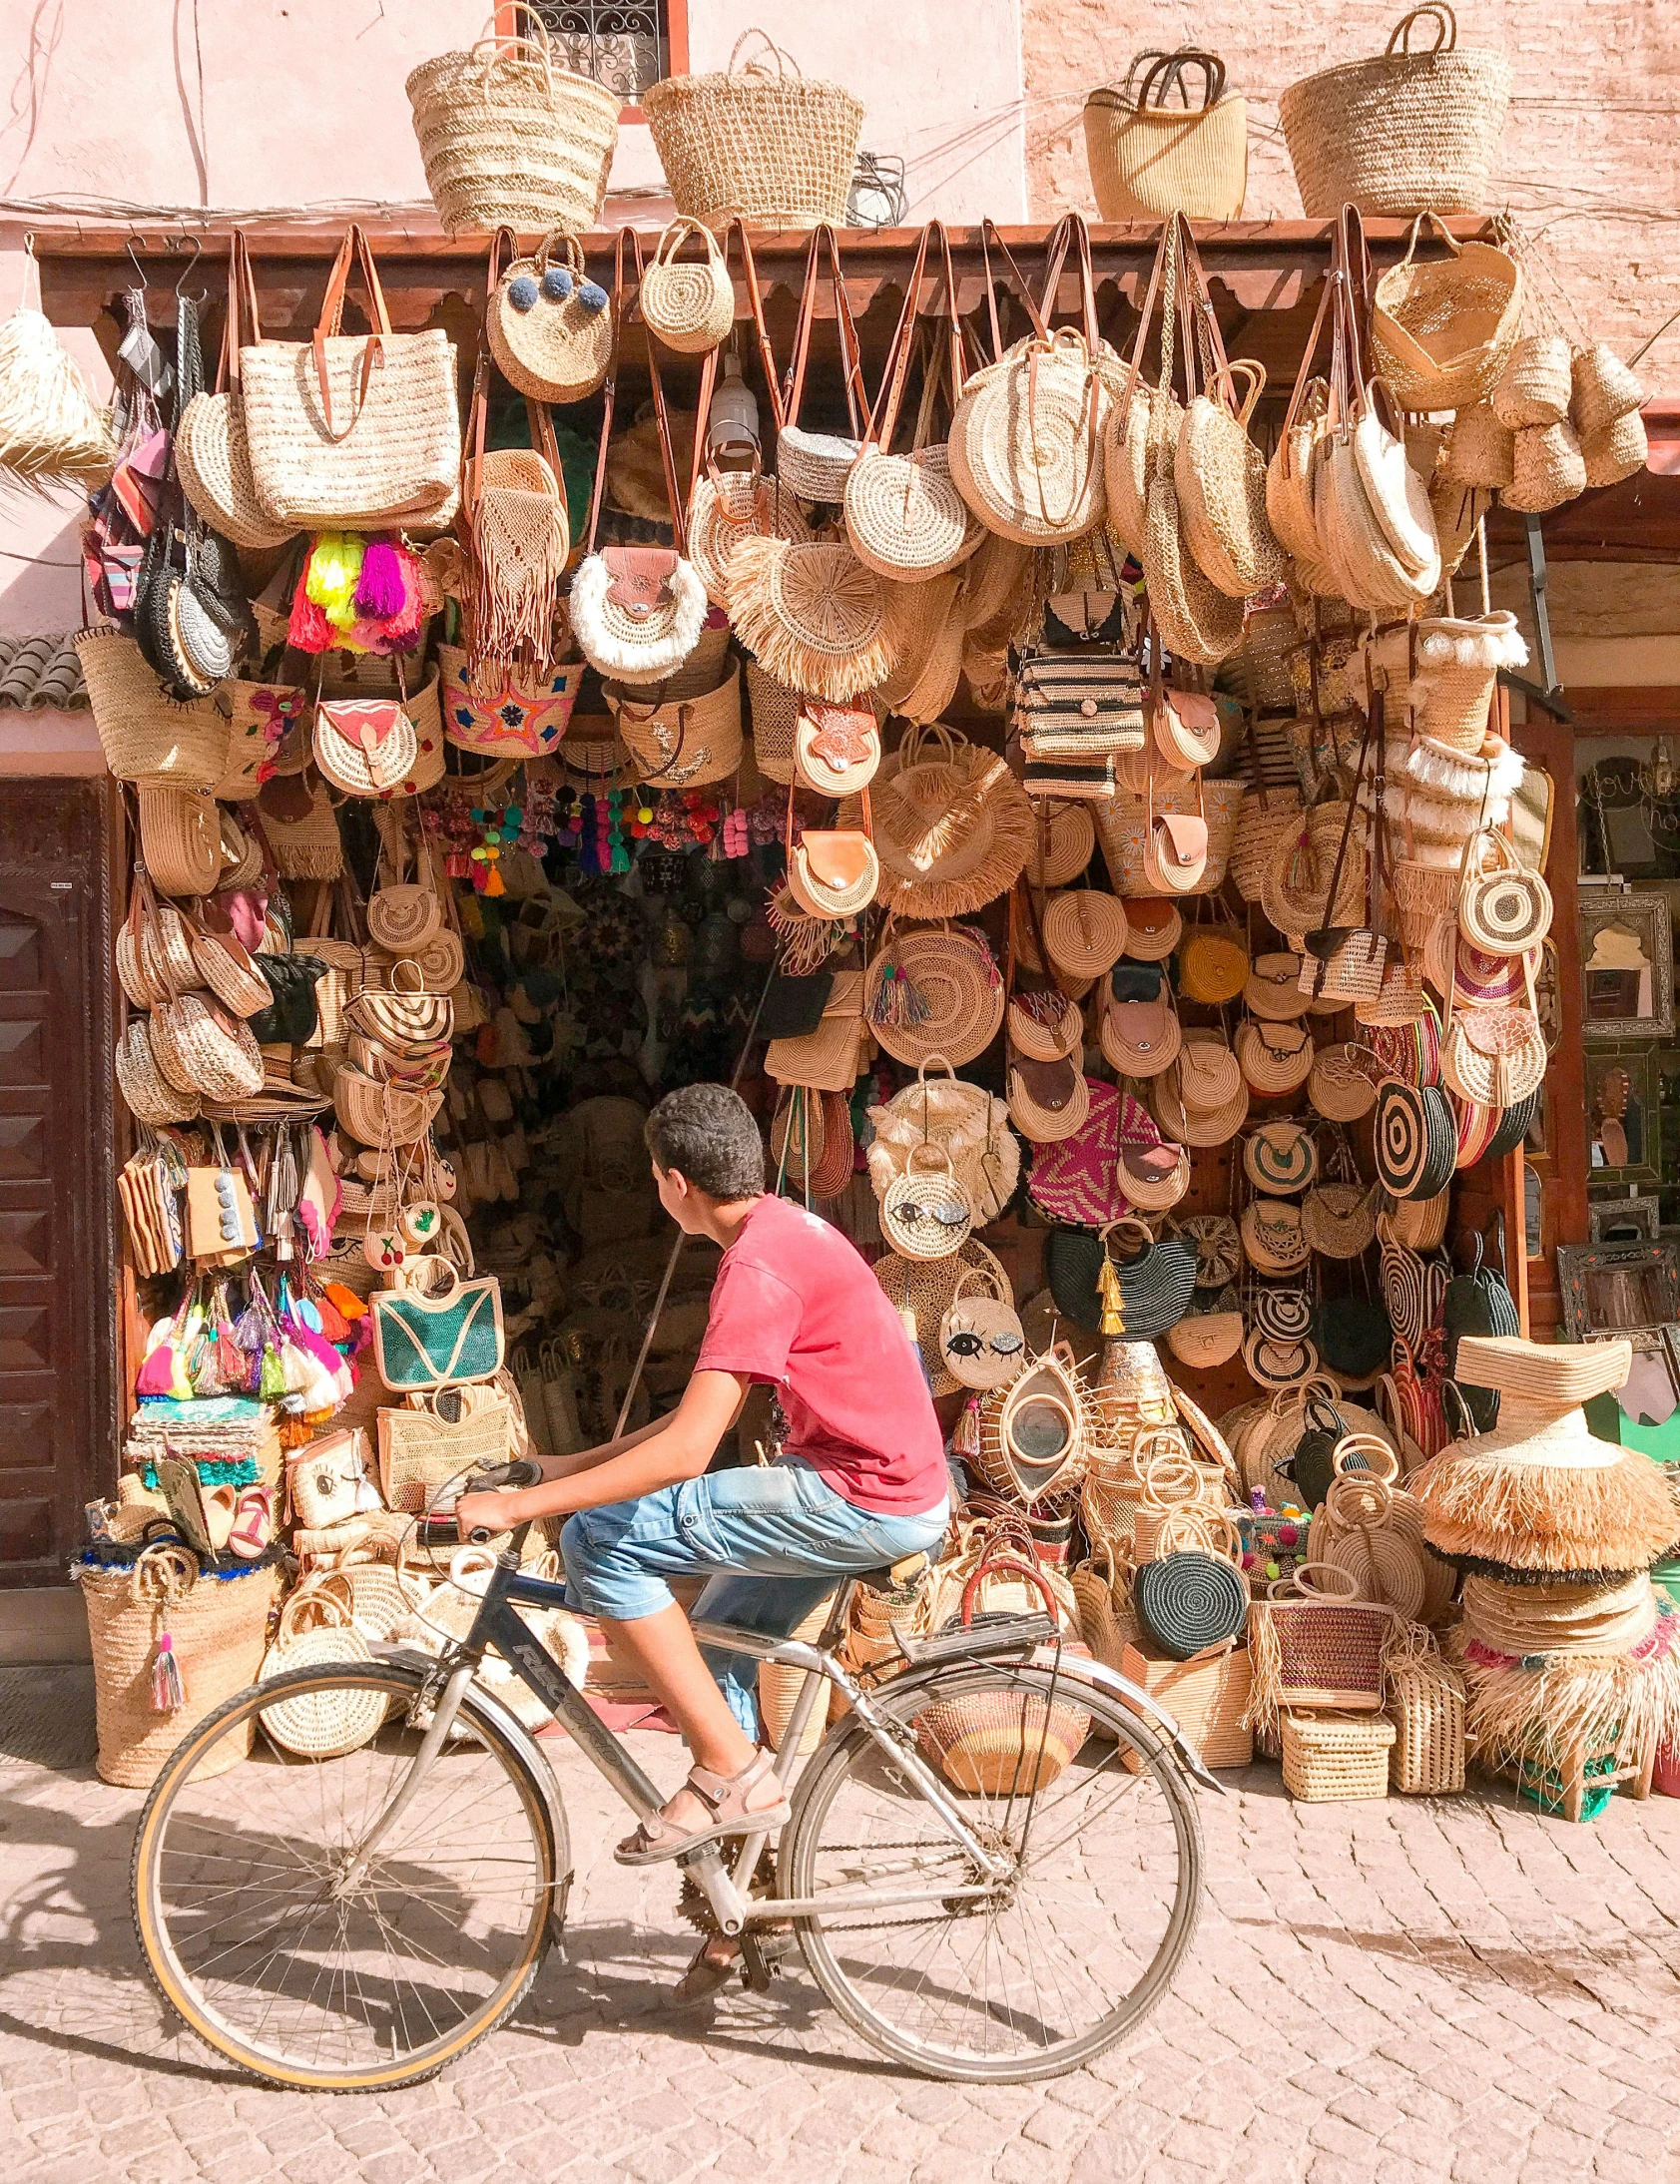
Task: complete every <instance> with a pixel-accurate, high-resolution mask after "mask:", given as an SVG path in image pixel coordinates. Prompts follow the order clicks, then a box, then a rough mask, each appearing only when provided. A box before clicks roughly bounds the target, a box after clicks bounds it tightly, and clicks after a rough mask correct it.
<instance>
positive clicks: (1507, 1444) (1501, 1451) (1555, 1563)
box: [1406, 1338, 1680, 1578]
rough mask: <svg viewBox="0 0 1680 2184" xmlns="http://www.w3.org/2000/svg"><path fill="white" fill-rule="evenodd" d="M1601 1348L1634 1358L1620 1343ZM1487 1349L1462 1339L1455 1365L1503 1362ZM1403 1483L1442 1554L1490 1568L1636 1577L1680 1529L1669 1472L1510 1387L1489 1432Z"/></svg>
mask: <svg viewBox="0 0 1680 2184" xmlns="http://www.w3.org/2000/svg"><path fill="white" fill-rule="evenodd" d="M1538 1347H1539V1346H1537V1345H1524V1346H1523V1348H1524V1349H1528V1348H1538ZM1604 1347H1605V1348H1606V1349H1608V1350H1612V1351H1615V1350H1620V1351H1622V1352H1624V1353H1625V1354H1626V1355H1627V1356H1628V1357H1629V1359H1631V1352H1630V1351H1629V1349H1628V1346H1627V1345H1625V1344H1607V1345H1605V1346H1604ZM1488 1348H1489V1346H1488V1344H1486V1343H1485V1342H1479V1341H1477V1340H1476V1339H1474V1338H1466V1340H1465V1341H1464V1342H1463V1343H1461V1344H1460V1345H1459V1354H1460V1355H1459V1366H1458V1369H1459V1371H1460V1372H1462V1373H1464V1374H1465V1376H1466V1377H1468V1375H1469V1374H1470V1373H1471V1372H1472V1371H1474V1372H1480V1371H1482V1370H1485V1369H1489V1368H1491V1369H1495V1370H1497V1369H1500V1362H1499V1361H1498V1360H1496V1359H1494V1360H1484V1359H1483V1358H1482V1357H1480V1356H1478V1353H1484V1352H1485V1351H1486V1350H1487V1349H1488ZM1465 1350H1469V1352H1470V1358H1469V1360H1468V1362H1465V1360H1464V1357H1463V1353H1464V1351H1465ZM1508 1364H1509V1361H1508V1360H1507V1361H1506V1368H1507V1369H1508ZM1624 1369H1626V1368H1625V1367H1624ZM1471 1384H1472V1385H1479V1384H1484V1383H1481V1382H1479V1381H1472V1382H1471ZM1406 1485H1407V1487H1408V1488H1409V1490H1410V1491H1411V1492H1412V1493H1413V1494H1414V1495H1415V1496H1416V1498H1417V1500H1418V1502H1419V1503H1420V1504H1421V1506H1422V1510H1423V1535H1424V1537H1425V1538H1426V1539H1427V1541H1428V1543H1429V1545H1430V1546H1431V1547H1433V1548H1434V1550H1435V1551H1436V1553H1437V1554H1442V1555H1445V1556H1448V1557H1449V1558H1451V1559H1454V1560H1457V1561H1459V1562H1460V1563H1461V1564H1466V1565H1468V1566H1470V1567H1482V1566H1485V1567H1486V1568H1488V1569H1489V1570H1492V1571H1494V1572H1496V1571H1497V1570H1499V1569H1501V1568H1508V1569H1513V1570H1526V1571H1531V1572H1533V1573H1535V1574H1536V1575H1541V1576H1550V1577H1557V1578H1575V1577H1583V1578H1584V1577H1587V1576H1590V1575H1593V1574H1597V1573H1600V1572H1609V1571H1614V1572H1618V1573H1631V1572H1632V1571H1635V1570H1643V1569H1648V1568H1649V1567H1650V1565H1651V1564H1652V1563H1653V1562H1654V1561H1656V1559H1657V1558H1658V1557H1659V1556H1660V1555H1661V1554H1663V1553H1664V1552H1665V1551H1666V1550H1667V1549H1668V1548H1669V1547H1671V1546H1672V1545H1673V1544H1674V1538H1675V1534H1676V1531H1677V1530H1680V1522H1677V1520H1676V1514H1675V1506H1674V1498H1673V1495H1672V1493H1671V1492H1670V1490H1669V1487H1668V1483H1667V1480H1666V1478H1665V1476H1664V1473H1663V1470H1662V1467H1661V1466H1660V1465H1658V1464H1654V1463H1653V1462H1652V1461H1651V1459H1650V1458H1649V1457H1648V1456H1647V1455H1645V1454H1644V1452H1643V1451H1642V1450H1640V1449H1637V1448H1618V1447H1617V1446H1615V1444H1614V1443H1613V1442H1610V1441H1602V1440H1599V1439H1597V1438H1596V1436H1595V1435H1594V1434H1593V1433H1592V1432H1591V1431H1589V1429H1588V1426H1587V1422H1586V1416H1585V1413H1584V1412H1583V1411H1581V1410H1580V1409H1578V1408H1577V1407H1576V1406H1575V1405H1574V1404H1573V1403H1568V1404H1566V1405H1561V1406H1560V1404H1559V1403H1558V1402H1557V1400H1556V1399H1555V1398H1553V1399H1535V1398H1533V1397H1530V1396H1523V1395H1515V1394H1511V1393H1509V1392H1506V1393H1504V1394H1503V1395H1502V1396H1501V1399H1500V1404H1499V1421H1498V1424H1497V1425H1496V1426H1495V1427H1494V1428H1493V1430H1492V1431H1491V1432H1489V1433H1482V1434H1479V1435H1478V1436H1477V1437H1476V1438H1475V1439H1473V1440H1458V1441H1450V1442H1448V1444H1447V1445H1446V1447H1444V1448H1443V1449H1442V1450H1441V1451H1440V1453H1439V1454H1438V1455H1436V1456H1432V1457H1430V1459H1429V1461H1428V1462H1427V1463H1425V1464H1424V1465H1422V1466H1421V1468H1420V1469H1418V1470H1416V1471H1413V1472H1412V1473H1411V1474H1410V1475H1409V1476H1408V1478H1407V1479H1406Z"/></svg>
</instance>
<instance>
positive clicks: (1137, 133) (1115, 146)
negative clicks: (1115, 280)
mask: <svg viewBox="0 0 1680 2184" xmlns="http://www.w3.org/2000/svg"><path fill="white" fill-rule="evenodd" d="M1140 72H1141V80H1140ZM1187 79H1188V80H1187ZM1192 84H1194V85H1195V88H1196V90H1197V91H1199V92H1200V97H1199V98H1193V93H1192V88H1191V86H1192ZM1134 85H1135V86H1136V89H1135V91H1134V88H1133V87H1134ZM1175 93H1176V94H1177V103H1176V104H1174V103H1169V102H1172V101H1173V99H1174V94H1175ZM1248 129H1249V109H1248V101H1247V100H1246V99H1244V98H1243V97H1242V96H1241V95H1240V94H1239V93H1237V92H1234V91H1228V90H1227V89H1226V82H1225V63H1224V62H1223V61H1222V60H1220V59H1219V58H1218V56H1217V55H1215V54H1212V53H1202V52H1199V51H1193V50H1191V49H1189V48H1185V49H1184V50H1182V51H1180V52H1177V53H1140V54H1138V55H1137V57H1136V58H1135V59H1134V61H1133V62H1132V65H1131V67H1130V68H1129V69H1128V70H1127V71H1126V81H1125V82H1124V84H1121V85H1118V86H1117V85H1114V84H1105V85H1103V86H1102V87H1101V88H1100V89H1099V90H1096V91H1093V92H1092V93H1091V95H1090V97H1089V98H1088V99H1087V100H1086V101H1085V157H1086V160H1087V162H1088V164H1089V166H1090V170H1091V188H1092V190H1093V192H1094V193H1095V196H1096V200H1097V210H1098V212H1099V213H1100V214H1101V216H1102V218H1103V219H1104V220H1146V221H1150V222H1155V221H1158V220H1166V219H1168V218H1170V217H1171V215H1172V214H1174V213H1183V214H1185V215H1186V216H1187V218H1189V219H1191V220H1240V219H1241V218H1242V212H1243V198H1244V195H1245V193H1246V191H1247V189H1248V179H1249V140H1248Z"/></svg>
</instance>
